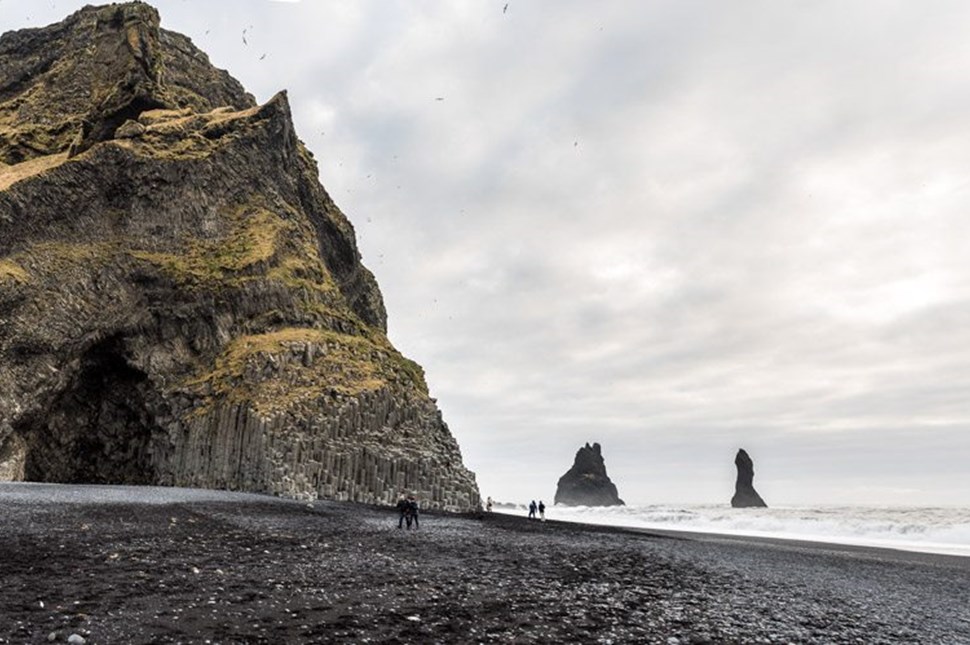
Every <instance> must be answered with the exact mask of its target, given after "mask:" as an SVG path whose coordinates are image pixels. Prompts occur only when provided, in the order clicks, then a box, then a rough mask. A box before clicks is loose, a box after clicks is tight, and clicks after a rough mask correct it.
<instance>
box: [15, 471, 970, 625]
mask: <svg viewBox="0 0 970 645" xmlns="http://www.w3.org/2000/svg"><path fill="white" fill-rule="evenodd" d="M63 490H64V489H63V488H62V487H50V486H41V485H34V486H29V487H24V486H23V485H19V487H18V485H9V484H4V485H0V512H2V518H3V522H2V527H0V579H2V585H0V642H2V643H46V642H49V641H51V640H53V641H54V642H67V639H68V638H69V637H70V636H71V635H72V634H77V635H79V636H82V637H84V638H85V639H86V642H87V643H177V642H182V643H207V642H212V643H298V642H331V641H339V642H360V643H366V642H415V643H432V642H443V643H447V642H516V643H533V642H535V643H558V642H582V643H588V642H602V643H609V642H613V643H623V642H648V643H668V644H672V643H733V642H737V643H789V642H790V643H901V642H903V643H970V559H966V558H958V557H946V556H930V555H922V554H909V553H905V552H895V551H887V550H874V549H860V548H848V547H846V548H843V547H835V546H830V545H829V546H826V545H815V544H805V543H786V542H780V541H758V540H744V539H737V538H730V539H727V538H725V539H720V538H716V537H710V536H690V535H676V534H672V533H667V534H663V535H656V534H649V533H644V532H637V531H626V530H621V529H613V528H603V527H590V526H583V525H576V524H565V523H557V522H546V523H540V522H537V521H528V520H526V519H525V518H517V517H511V516H506V515H499V514H491V515H486V516H483V517H481V518H478V517H473V516H455V515H444V514H425V515H424V516H423V517H422V524H421V528H420V530H417V531H406V530H398V529H397V518H396V515H395V512H394V511H393V510H391V509H387V510H384V509H376V508H373V507H366V506H359V505H354V504H342V503H332V502H316V503H314V504H312V505H307V504H305V503H299V502H292V501H284V500H277V499H273V498H259V497H256V496H232V495H228V494H218V493H217V494H210V496H209V497H206V496H204V495H203V496H201V497H199V498H198V499H194V498H192V497H191V496H190V497H188V498H185V499H181V498H179V497H178V495H174V494H173V496H172V497H171V499H169V498H168V497H166V494H165V493H164V492H163V493H161V494H159V493H157V492H150V493H149V492H147V491H150V490H156V491H157V489H146V492H145V493H141V492H136V493H135V496H134V498H133V499H125V500H119V501H109V502H107V503H105V502H103V501H102V502H99V503H95V502H93V501H90V500H91V499H92V498H96V497H98V495H96V494H94V493H88V492H86V490H84V489H82V492H81V493H79V494H78V495H77V496H76V497H73V498H70V499H64V498H63V496H61V495H60V494H59V493H60V492H62V491H63ZM91 490H92V491H97V490H98V489H97V488H95V489H91ZM24 491H28V492H29V493H30V494H29V495H24V494H23V493H24ZM139 495H141V496H143V497H144V498H145V499H149V498H151V503H144V502H142V501H138V496H139ZM51 497H60V498H61V499H59V500H55V501H50V498H51ZM38 499H40V500H47V501H42V502H38V501H37V500H38ZM223 500H229V501H223ZM75 640H76V639H75Z"/></svg>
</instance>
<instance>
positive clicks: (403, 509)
mask: <svg viewBox="0 0 970 645" xmlns="http://www.w3.org/2000/svg"><path fill="white" fill-rule="evenodd" d="M394 508H396V509H397V512H398V513H400V514H401V517H400V519H398V521H397V528H399V529H403V528H404V519H405V518H406V517H407V516H408V500H407V498H405V497H404V493H401V496H400V497H399V498H398V499H397V506H395V507H394ZM408 528H411V520H410V519H409V520H408Z"/></svg>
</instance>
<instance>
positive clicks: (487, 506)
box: [485, 495, 492, 513]
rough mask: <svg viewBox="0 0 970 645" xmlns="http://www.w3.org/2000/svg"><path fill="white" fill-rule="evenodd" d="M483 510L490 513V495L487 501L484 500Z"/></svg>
mask: <svg viewBox="0 0 970 645" xmlns="http://www.w3.org/2000/svg"><path fill="white" fill-rule="evenodd" d="M485 510H486V511H488V512H489V513H491V512H492V496H491V495H489V496H488V499H487V500H485Z"/></svg>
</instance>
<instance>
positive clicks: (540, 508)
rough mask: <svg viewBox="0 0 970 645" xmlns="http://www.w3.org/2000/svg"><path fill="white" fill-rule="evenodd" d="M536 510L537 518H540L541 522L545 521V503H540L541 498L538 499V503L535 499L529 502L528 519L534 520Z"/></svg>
mask: <svg viewBox="0 0 970 645" xmlns="http://www.w3.org/2000/svg"><path fill="white" fill-rule="evenodd" d="M536 511H539V519H540V520H542V521H543V522H545V521H546V505H545V504H543V503H542V500H541V499H540V500H539V503H538V504H536V501H535V500H532V503H530V504H529V519H530V520H534V519H535V518H536Z"/></svg>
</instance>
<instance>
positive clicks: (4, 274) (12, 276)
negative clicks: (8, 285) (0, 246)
mask: <svg viewBox="0 0 970 645" xmlns="http://www.w3.org/2000/svg"><path fill="white" fill-rule="evenodd" d="M29 278H30V275H29V274H28V273H27V272H26V271H25V270H24V268H23V267H22V266H20V265H19V264H17V263H16V262H11V261H10V260H0V282H4V281H13V282H18V283H20V284H24V283H25V282H27V280H28V279H29Z"/></svg>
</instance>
